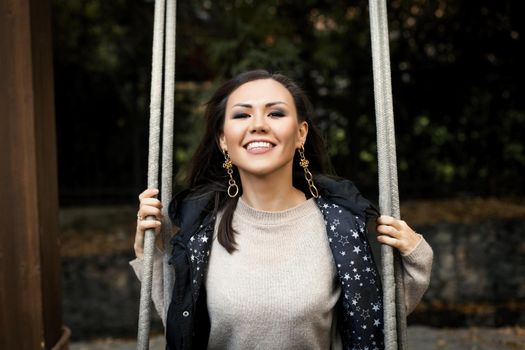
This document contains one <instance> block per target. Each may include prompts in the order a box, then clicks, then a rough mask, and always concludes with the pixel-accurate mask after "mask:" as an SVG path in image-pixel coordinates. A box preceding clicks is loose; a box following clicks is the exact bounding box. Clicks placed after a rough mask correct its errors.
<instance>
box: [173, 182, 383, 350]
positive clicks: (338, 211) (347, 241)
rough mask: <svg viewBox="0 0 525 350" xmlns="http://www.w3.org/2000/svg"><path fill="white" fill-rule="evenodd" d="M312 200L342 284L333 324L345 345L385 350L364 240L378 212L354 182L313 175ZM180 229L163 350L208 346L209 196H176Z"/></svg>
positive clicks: (376, 283)
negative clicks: (315, 192) (316, 192)
mask: <svg viewBox="0 0 525 350" xmlns="http://www.w3.org/2000/svg"><path fill="white" fill-rule="evenodd" d="M314 181H315V184H316V186H317V187H318V189H319V193H320V197H319V198H317V199H316V203H317V205H318V207H319V209H320V210H321V212H322V214H323V216H324V219H325V223H326V233H327V236H328V241H329V243H330V249H331V251H332V254H333V257H334V261H335V263H336V268H337V277H338V281H339V283H340V285H341V296H340V299H339V301H338V303H337V312H336V314H337V317H338V320H337V325H338V330H339V333H340V335H341V340H342V343H343V348H344V349H354V348H356V349H361V348H365V347H368V348H369V349H370V350H372V349H383V348H384V345H383V342H384V341H383V305H382V291H381V282H380V276H379V273H378V272H377V268H376V265H375V262H374V259H373V257H372V252H371V249H370V245H369V242H368V238H367V230H366V222H367V220H368V218H369V217H370V216H374V215H378V211H377V209H375V207H374V206H372V205H371V203H370V202H369V201H368V200H366V199H365V198H363V197H362V196H361V195H360V193H359V191H358V190H357V189H356V187H355V186H354V185H353V183H352V182H350V181H348V180H336V179H332V178H329V177H326V176H316V177H315V178H314ZM169 212H170V217H171V219H172V221H173V223H174V224H175V225H176V226H178V227H179V228H180V231H179V233H178V234H177V235H176V236H174V237H173V239H172V241H171V243H172V245H173V250H172V257H171V260H170V264H172V265H173V267H174V269H175V285H174V288H173V295H172V298H171V301H170V304H169V309H168V315H167V319H166V340H167V349H169V350H175V349H206V347H207V344H208V338H209V332H210V320H209V315H208V310H207V305H206V288H205V284H204V278H205V273H206V270H207V264H208V257H209V254H210V249H211V242H212V238H213V230H214V227H215V216H214V212H213V200H212V195H211V194H207V195H201V196H197V197H195V196H193V197H191V198H188V196H187V192H183V193H181V194H179V195H177V196H176V197H175V199H174V201H172V204H171V205H170V208H169Z"/></svg>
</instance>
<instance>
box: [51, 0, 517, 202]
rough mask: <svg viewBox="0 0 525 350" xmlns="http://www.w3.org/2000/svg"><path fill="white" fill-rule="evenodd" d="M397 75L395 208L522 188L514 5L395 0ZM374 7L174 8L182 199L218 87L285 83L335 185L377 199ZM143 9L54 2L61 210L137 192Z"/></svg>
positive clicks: (508, 1)
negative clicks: (310, 111) (252, 73)
mask: <svg viewBox="0 0 525 350" xmlns="http://www.w3.org/2000/svg"><path fill="white" fill-rule="evenodd" d="M388 4H389V22H390V23H389V25H390V38H391V41H390V42H391V58H392V60H391V67H392V83H393V92H394V108H395V118H396V134H397V146H398V149H397V156H398V165H399V181H400V189H401V195H402V199H403V198H406V197H436V196H456V195H473V194H477V195H492V196H494V195H496V196H497V195H517V196H523V194H524V191H525V187H524V181H523V179H522V176H523V174H525V150H524V142H523V135H524V131H525V127H524V121H525V106H524V96H525V94H524V79H523V78H525V77H524V71H525V70H524V68H523V64H522V62H524V61H525V57H524V56H525V50H524V49H525V46H524V43H523V39H524V36H525V30H524V24H523V23H524V22H523V21H522V19H521V18H520V16H521V14H523V13H524V10H525V3H524V2H522V1H519V0H502V1H498V2H495V1H488V0H481V1H477V2H469V1H452V0H439V1H426V0H415V1H407V0H392V1H388ZM367 6H368V2H367V1H363V0H356V1H338V0H325V1H314V0H304V1H297V0H295V1H291V0H288V1H287V0H258V1H255V0H244V1H241V0H236V1H210V0H206V1H204V0H195V1H179V6H178V25H177V47H178V51H177V75H176V78H177V92H176V139H175V148H174V152H175V153H174V154H175V159H176V161H177V170H178V175H177V178H176V179H177V184H178V186H180V185H181V183H182V179H183V177H184V173H185V164H187V162H188V159H189V157H190V156H191V153H192V151H193V149H194V148H195V146H196V144H197V143H198V140H199V135H200V132H201V131H202V111H203V103H204V102H205V101H206V99H207V98H208V97H209V96H210V94H211V93H212V92H213V90H214V88H216V87H217V86H218V84H219V83H220V82H221V81H224V80H225V79H227V78H229V77H231V76H232V75H234V74H236V73H239V72H241V71H245V70H248V69H254V68H266V69H269V70H272V71H278V72H282V73H284V74H286V75H289V76H291V77H293V78H295V79H296V80H297V81H298V82H299V83H300V84H301V85H302V86H303V87H304V88H305V90H306V91H307V93H308V95H309V96H310V98H311V99H312V102H313V104H314V106H315V118H314V120H315V123H316V124H317V126H318V127H319V128H320V129H321V130H322V132H323V134H324V135H325V137H326V140H327V147H328V149H327V152H329V154H330V156H331V158H332V160H333V162H334V165H335V168H336V170H337V173H338V174H339V175H341V176H344V177H347V178H350V179H352V180H353V181H355V182H356V183H357V184H358V186H359V187H360V188H361V189H362V191H363V192H365V193H367V194H374V193H375V192H376V191H377V190H376V187H377V185H376V182H377V171H376V163H375V162H376V146H375V132H376V131H375V117H374V100H373V84H372V66H371V53H370V38H369V22H368V8H367ZM152 13H153V2H152V1H144V0H126V1H124V0H114V1H102V0H89V1H88V0H83V1H80V0H53V23H54V57H55V85H56V111H57V127H58V152H59V153H58V154H59V176H60V179H59V180H60V188H61V200H62V203H63V204H68V203H74V204H79V203H83V202H97V201H98V202H100V201H104V202H109V201H129V198H130V197H131V196H134V195H135V194H136V193H138V192H139V191H140V190H141V189H142V188H144V187H145V183H146V181H145V175H146V166H147V162H146V157H147V127H148V113H149V112H148V103H149V79H150V77H149V74H150V69H151V68H150V64H151V39H152Z"/></svg>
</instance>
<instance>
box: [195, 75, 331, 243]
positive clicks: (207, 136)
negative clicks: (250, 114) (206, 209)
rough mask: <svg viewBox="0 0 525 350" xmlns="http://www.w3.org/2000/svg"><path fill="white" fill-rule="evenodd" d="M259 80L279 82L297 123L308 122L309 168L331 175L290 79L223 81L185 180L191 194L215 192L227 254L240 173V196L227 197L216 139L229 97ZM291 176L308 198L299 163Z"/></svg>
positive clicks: (303, 100) (306, 105) (308, 108)
mask: <svg viewBox="0 0 525 350" xmlns="http://www.w3.org/2000/svg"><path fill="white" fill-rule="evenodd" d="M260 79H273V80H275V81H277V82H279V83H281V84H282V85H283V86H284V87H285V88H286V89H287V90H288V91H289V92H290V94H291V95H292V97H293V100H294V103H295V107H296V110H297V117H298V119H299V121H306V122H307V123H308V125H309V128H308V136H307V138H306V141H305V144H304V149H305V152H304V153H305V157H306V159H308V160H309V162H310V163H309V169H310V171H311V172H312V174H316V173H321V174H331V173H332V167H331V164H330V161H329V159H328V157H327V156H326V149H325V146H324V141H323V139H322V137H321V135H320V133H319V132H318V130H317V129H316V128H315V126H314V125H313V124H312V123H311V119H312V115H313V108H312V105H311V103H310V101H309V100H308V98H307V97H306V94H305V93H304V92H303V90H302V89H301V88H300V87H299V86H298V85H297V84H296V83H295V82H294V81H293V80H292V79H290V78H288V77H286V76H284V75H282V74H272V73H269V72H268V71H266V70H253V71H248V72H245V73H241V74H239V75H237V76H235V77H234V78H232V79H231V80H229V81H227V82H225V83H224V84H223V85H222V86H220V87H219V88H218V89H217V91H216V92H215V94H214V95H213V96H212V97H211V99H210V100H209V101H208V102H207V103H206V110H205V115H204V116H205V122H206V126H205V127H206V129H205V131H204V135H203V137H202V140H201V142H200V143H199V146H198V147H197V150H196V151H195V154H194V155H193V158H192V160H191V163H190V171H189V173H188V179H187V181H188V185H189V189H190V193H193V194H195V195H199V194H204V193H210V192H212V193H214V198H215V204H214V206H215V207H214V210H215V213H217V212H218V211H219V210H223V215H222V219H221V221H220V223H219V227H218V240H219V243H220V244H221V245H222V246H223V247H224V248H225V249H226V250H227V251H228V252H229V253H232V252H233V251H235V250H236V248H235V237H234V235H235V231H234V230H233V228H232V218H233V213H234V211H235V207H236V206H237V201H238V198H239V196H240V195H241V194H242V184H241V181H240V177H239V172H238V171H235V170H236V169H235V166H234V178H235V181H236V182H237V185H238V186H239V194H238V195H237V197H235V198H230V197H229V196H228V194H227V192H226V191H227V187H228V178H229V177H228V175H227V173H226V171H225V169H224V168H223V166H222V164H223V162H224V155H223V153H222V151H221V148H220V143H219V136H220V135H221V133H222V131H223V127H224V118H225V114H226V102H227V100H228V97H229V96H230V94H231V93H232V92H233V91H234V90H235V89H237V88H238V87H240V86H241V85H243V84H245V83H248V82H250V81H254V80H260ZM292 176H293V185H294V187H296V188H298V189H300V190H301V191H303V192H304V193H305V194H306V196H307V197H310V191H309V189H308V184H307V182H306V180H305V178H304V172H303V169H302V168H301V167H300V166H299V162H298V161H294V162H293V175H292Z"/></svg>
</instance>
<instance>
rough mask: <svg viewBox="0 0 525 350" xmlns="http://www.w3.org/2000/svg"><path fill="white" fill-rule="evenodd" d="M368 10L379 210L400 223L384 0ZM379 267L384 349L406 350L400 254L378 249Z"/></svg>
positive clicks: (387, 248) (374, 1) (371, 3)
mask: <svg viewBox="0 0 525 350" xmlns="http://www.w3.org/2000/svg"><path fill="white" fill-rule="evenodd" d="M369 7H370V35H371V41H372V65H373V72H374V96H375V112H376V124H377V158H378V173H379V209H380V211H381V213H383V214H385V215H390V216H393V217H395V218H397V219H399V218H400V210H399V192H398V183H397V165H396V141H395V131H394V109H393V103H392V83H391V77H390V49H389V43H388V17H387V9H386V0H370V1H369ZM381 267H382V271H383V274H382V278H383V281H382V283H383V306H384V317H383V318H384V335H385V349H387V350H397V349H402V350H405V349H406V348H407V344H406V310H405V301H404V286H403V280H402V278H403V276H402V265H401V260H400V257H399V253H398V252H395V251H394V250H393V249H392V247H390V246H387V245H382V246H381Z"/></svg>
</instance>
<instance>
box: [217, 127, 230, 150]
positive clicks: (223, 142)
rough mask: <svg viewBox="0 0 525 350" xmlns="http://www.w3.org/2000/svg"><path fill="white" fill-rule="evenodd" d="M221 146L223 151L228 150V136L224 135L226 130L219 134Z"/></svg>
mask: <svg viewBox="0 0 525 350" xmlns="http://www.w3.org/2000/svg"><path fill="white" fill-rule="evenodd" d="M219 147H220V149H221V151H223V152H224V151H227V150H228V146H227V145H226V137H225V136H224V132H221V134H220V135H219Z"/></svg>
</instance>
